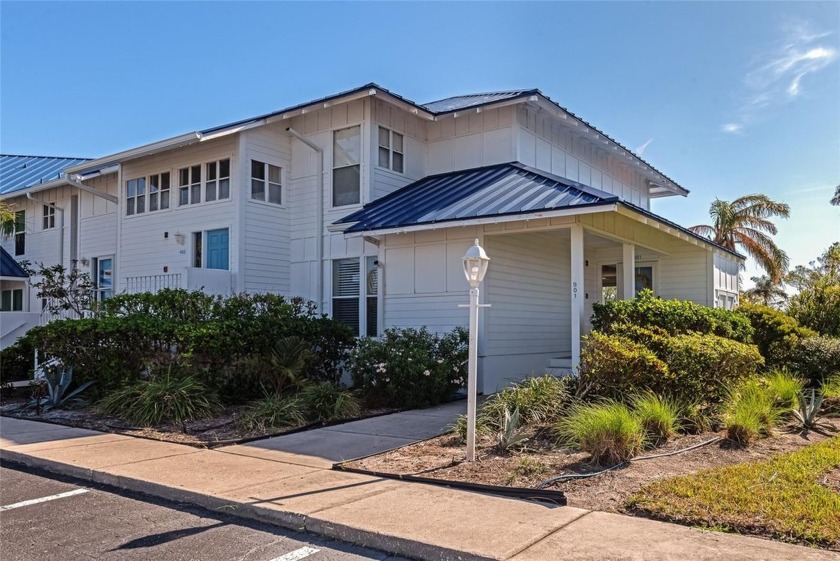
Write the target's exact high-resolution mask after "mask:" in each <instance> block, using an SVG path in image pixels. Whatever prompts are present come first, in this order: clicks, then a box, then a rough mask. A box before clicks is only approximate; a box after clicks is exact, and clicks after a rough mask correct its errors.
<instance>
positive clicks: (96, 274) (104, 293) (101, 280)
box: [91, 257, 114, 302]
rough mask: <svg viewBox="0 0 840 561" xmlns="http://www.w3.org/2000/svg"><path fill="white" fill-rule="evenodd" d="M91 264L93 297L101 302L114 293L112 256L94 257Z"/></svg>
mask: <svg viewBox="0 0 840 561" xmlns="http://www.w3.org/2000/svg"><path fill="white" fill-rule="evenodd" d="M91 265H92V266H91V270H92V272H93V282H94V287H95V293H94V297H95V298H96V301H97V302H102V301H103V300H107V299H108V298H111V297H112V296H113V295H114V258H113V257H94V258H93V261H92V263H91Z"/></svg>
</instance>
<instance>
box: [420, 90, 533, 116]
mask: <svg viewBox="0 0 840 561" xmlns="http://www.w3.org/2000/svg"><path fill="white" fill-rule="evenodd" d="M535 93H539V91H538V90H514V91H508V92H484V93H477V94H469V95H456V96H453V97H447V98H446V99H441V100H438V101H432V102H431V103H424V104H423V107H424V108H425V109H427V110H428V111H431V112H432V113H448V112H450V111H461V110H463V109H468V108H470V107H479V106H482V105H488V104H490V103H497V102H499V101H506V100H508V99H516V98H518V97H522V96H525V95H533V94H535Z"/></svg>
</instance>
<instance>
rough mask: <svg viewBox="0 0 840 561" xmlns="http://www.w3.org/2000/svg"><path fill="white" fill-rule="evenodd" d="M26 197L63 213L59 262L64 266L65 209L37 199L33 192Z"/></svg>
mask: <svg viewBox="0 0 840 561" xmlns="http://www.w3.org/2000/svg"><path fill="white" fill-rule="evenodd" d="M26 198H27V199H29V200H30V201H35V202H36V203H41V204H42V205H44V206H48V207H51V208H54V209H55V210H57V211H58V212H60V213H61V221H60V223H59V229H58V239H59V245H58V262H59V264H60V265H61V266H62V267H63V266H64V209H63V208H62V207H60V206H58V205H57V204H55V203H48V202H46V201H42V200H41V199H37V198H35V197H33V196H32V193H27V194H26ZM36 215H37V213H36Z"/></svg>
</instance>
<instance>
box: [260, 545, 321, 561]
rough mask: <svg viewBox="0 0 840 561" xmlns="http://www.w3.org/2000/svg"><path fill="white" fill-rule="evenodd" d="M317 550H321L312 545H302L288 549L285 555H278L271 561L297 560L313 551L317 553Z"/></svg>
mask: <svg viewBox="0 0 840 561" xmlns="http://www.w3.org/2000/svg"><path fill="white" fill-rule="evenodd" d="M319 551H321V550H320V549H315V548H314V547H302V548H300V549H296V550H294V551H290V552H289V553H287V554H286V555H281V556H280V557H275V558H274V559H272V560H271V561H298V560H299V559H303V558H305V557H309V556H310V555H312V554H313V553H318V552H319Z"/></svg>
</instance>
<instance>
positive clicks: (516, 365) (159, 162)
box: [0, 84, 743, 392]
mask: <svg viewBox="0 0 840 561" xmlns="http://www.w3.org/2000/svg"><path fill="white" fill-rule="evenodd" d="M8 158H11V157H8V156H6V157H3V162H0V163H2V165H0V168H2V169H0V199H2V200H4V201H6V202H7V203H9V204H11V205H12V206H13V207H14V209H15V210H16V211H17V212H19V213H22V216H21V218H20V221H19V223H20V232H19V233H21V234H24V236H25V242H26V243H25V247H24V248H23V250H22V251H20V252H18V251H17V250H18V249H21V248H20V247H16V246H17V239H18V238H17V237H16V236H17V234H16V235H15V236H13V237H11V238H9V239H7V240H5V241H4V242H3V246H4V247H5V248H6V249H7V250H8V251H9V253H10V254H12V255H15V257H16V258H18V259H20V258H24V259H27V260H29V261H32V262H44V263H45V264H51V263H55V262H63V263H65V264H66V265H68V266H70V265H71V263H73V262H75V263H77V265H78V266H80V267H83V268H84V269H85V270H89V271H90V272H91V275H92V277H93V278H94V280H95V281H96V282H97V286H98V291H99V297H101V298H106V297H108V296H109V295H111V294H113V293H115V292H122V291H128V292H139V291H155V290H159V289H161V288H164V287H183V288H188V289H203V290H205V291H208V292H212V293H216V294H230V293H236V292H259V291H270V292H277V293H282V294H286V295H293V296H303V297H306V298H308V299H311V300H313V301H315V302H316V303H317V304H318V305H319V308H320V309H321V310H323V311H324V312H325V313H327V314H330V315H332V316H334V317H337V318H339V319H342V320H343V321H345V322H347V323H348V324H350V325H351V326H352V327H353V328H354V329H355V330H356V331H357V333H358V334H360V335H370V336H376V335H377V334H379V333H381V331H382V330H383V329H384V328H386V327H391V326H397V327H408V326H415V327H419V326H423V325H425V326H428V327H429V328H430V329H431V330H434V331H444V330H448V329H451V328H453V327H454V326H457V325H466V324H467V323H468V317H467V311H466V310H465V309H464V308H462V307H459V304H463V303H465V302H466V299H467V289H468V287H467V284H466V281H465V279H464V276H463V272H462V263H461V258H462V256H463V254H464V252H465V251H466V250H467V248H468V247H469V246H470V245H472V243H473V242H474V240H475V239H478V240H479V241H480V243H481V244H482V245H483V246H484V247H485V249H486V251H487V253H488V255H489V256H490V258H491V260H492V261H491V264H490V268H489V271H488V274H487V277H486V280H485V283H484V286H483V288H484V290H482V299H483V301H484V302H486V303H488V304H491V306H492V307H491V308H489V309H487V311H486V313H484V314H483V315H482V323H483V328H482V329H481V330H480V333H481V338H480V341H479V354H480V373H481V389H482V390H483V391H484V392H492V391H495V390H496V389H498V388H499V387H501V386H502V385H504V384H506V383H507V382H508V381H509V380H511V379H515V378H517V377H521V376H523V375H527V374H530V373H532V372H542V371H544V370H546V369H548V368H551V367H554V368H568V367H570V366H574V365H575V364H576V363H577V361H578V359H579V356H580V342H581V337H582V336H583V335H585V334H586V333H587V331H588V330H589V329H590V325H589V318H590V316H591V314H592V304H593V303H595V302H598V301H603V300H605V299H610V298H631V297H633V296H634V295H635V294H636V292H638V291H639V290H641V289H642V288H651V289H652V290H653V291H654V292H655V293H656V294H658V295H660V296H662V297H665V298H681V299H686V300H691V301H694V302H697V303H700V304H704V305H707V306H725V307H730V306H732V305H733V304H734V303H735V302H736V301H737V295H738V285H737V283H738V269H739V265H740V263H741V262H742V261H743V257H742V256H740V255H738V254H735V253H733V252H731V251H728V250H726V249H724V248H722V247H720V246H717V245H715V244H713V243H711V242H710V241H709V240H707V239H705V238H702V237H699V236H697V235H695V234H693V233H691V232H690V231H688V230H687V229H685V228H683V227H681V226H679V225H677V224H674V223H672V222H670V221H668V220H666V219H664V218H662V217H659V216H657V215H655V214H653V213H651V212H650V202H651V199H653V198H656V197H666V196H686V195H687V194H688V191H687V190H686V189H684V188H683V187H681V186H680V185H678V184H677V183H676V182H674V181H673V180H671V179H669V178H668V177H667V176H665V175H664V174H663V173H661V172H660V171H658V170H657V169H655V168H654V167H652V166H651V165H650V164H648V163H646V162H645V161H643V160H642V159H640V158H639V157H638V156H636V155H635V154H633V153H632V152H631V151H630V150H628V149H626V148H625V147H623V146H622V145H620V144H619V143H617V142H616V141H615V140H613V139H611V138H610V137H609V136H607V135H605V134H604V133H603V132H601V131H599V130H598V129H596V128H595V127H593V126H592V125H590V124H588V123H586V122H585V121H583V120H581V119H580V118H579V117H577V116H575V115H574V114H572V113H570V112H569V111H567V110H566V109H564V108H562V107H560V106H559V105H557V104H556V103H555V102H553V101H552V100H551V99H549V98H548V97H546V96H545V95H543V94H542V93H541V92H540V91H538V90H528V91H510V92H494V93H485V94H478V95H466V96H458V97H453V98H449V99H444V100H441V101H436V102H432V103H428V104H424V105H420V104H417V103H414V102H412V101H409V100H407V99H406V98H403V97H401V96H398V95H396V94H394V93H392V92H389V91H388V90H386V89H384V88H381V87H380V86H378V85H376V84H368V85H366V86H363V87H360V88H357V89H355V90H352V91H348V92H344V93H341V94H337V95H333V96H330V97H326V98H323V99H319V100H315V101H310V102H307V103H303V104H301V105H298V106H295V107H290V108H287V109H283V110H280V111H277V112H274V113H270V114H267V115H261V116H258V117H254V118H252V119H247V120H244V121H240V122H236V123H231V124H227V125H222V126H219V127H216V128H213V129H208V130H203V131H198V132H193V133H189V134H184V135H181V136H178V137H175V138H170V139H167V140H162V141H160V142H156V143H154V144H150V145H146V146H141V147H137V148H132V149H129V150H125V151H123V152H119V153H116V154H111V155H108V156H105V157H102V158H98V159H95V160H77V161H72V162H67V163H66V165H63V166H62V167H61V168H60V170H58V171H59V172H60V174H58V173H54V174H53V175H54V177H52V176H47V177H38V178H37V180H33V179H32V178H33V177H34V176H33V175H27V176H26V178H27V179H26V180H23V181H21V180H18V181H11V180H7V177H9V176H10V175H9V172H8V171H3V170H6V169H7V168H8V167H9V165H12V164H13V162H7V161H6V160H7V159H8ZM33 160H38V159H37V158H34V159H33ZM23 163H24V162H22V161H21V162H18V163H17V165H21V164H23ZM29 165H33V164H29ZM28 301H29V302H30V303H32V305H33V306H34V305H35V303H36V298H35V297H34V295H29V297H28Z"/></svg>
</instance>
